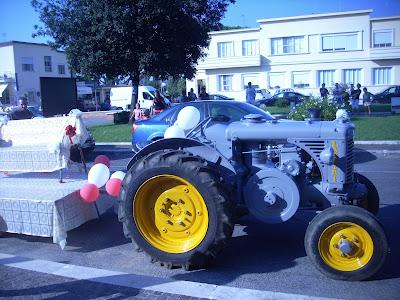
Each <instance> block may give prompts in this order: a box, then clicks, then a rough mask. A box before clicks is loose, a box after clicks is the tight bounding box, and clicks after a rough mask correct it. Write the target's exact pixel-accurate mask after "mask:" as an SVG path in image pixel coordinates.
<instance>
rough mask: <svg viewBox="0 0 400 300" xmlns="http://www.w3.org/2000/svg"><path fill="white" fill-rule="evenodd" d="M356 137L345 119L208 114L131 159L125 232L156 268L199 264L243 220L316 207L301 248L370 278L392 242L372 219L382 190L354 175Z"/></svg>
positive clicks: (122, 205) (350, 275) (327, 264)
mask: <svg viewBox="0 0 400 300" xmlns="http://www.w3.org/2000/svg"><path fill="white" fill-rule="evenodd" d="M353 139H354V125H353V124H352V123H351V122H350V121H349V120H348V119H346V118H339V119H336V120H334V121H318V120H306V121H301V122H300V121H299V122H297V121H287V120H285V121H278V120H265V119H263V118H262V117H261V116H260V115H247V116H245V117H244V118H243V119H242V120H241V121H238V122H233V123H229V120H228V119H227V118H226V117H224V116H216V117H213V118H208V119H206V120H204V121H203V122H201V123H199V124H198V125H197V126H196V127H195V128H193V129H192V130H191V131H190V132H189V133H187V134H186V138H170V139H162V140H159V141H156V142H154V143H151V144H150V145H148V146H146V147H145V148H143V149H142V150H141V151H140V152H138V153H137V154H136V155H135V156H134V157H133V158H132V160H131V161H130V163H129V165H128V173H127V175H126V176H125V178H124V180H123V183H122V190H121V193H120V199H119V212H118V214H119V219H120V221H121V222H122V223H123V228H124V233H125V235H126V236H127V237H129V238H131V239H132V241H133V244H134V245H135V246H136V248H137V249H138V250H139V249H141V250H143V251H144V252H146V253H147V254H149V255H150V257H151V259H152V261H153V262H154V261H158V262H160V263H161V265H164V266H166V267H168V268H172V267H184V268H185V269H192V268H201V267H204V266H206V265H207V263H208V262H209V261H210V260H211V259H214V258H216V256H217V254H218V253H219V252H220V251H221V249H222V248H223V247H224V246H225V245H226V244H227V242H228V240H229V238H230V237H231V235H232V231H233V227H234V224H235V221H236V220H237V217H238V216H240V215H241V214H243V213H246V212H247V213H249V214H251V215H252V216H254V217H255V218H257V219H258V220H259V221H261V222H265V223H269V224H276V223H281V222H285V221H288V220H289V219H291V218H292V217H293V216H294V215H295V214H296V212H299V211H314V212H316V216H315V217H314V218H313V219H312V221H311V223H310V224H309V225H308V228H307V231H306V234H305V241H304V244H305V250H306V253H307V255H308V257H309V258H310V260H311V261H312V262H313V264H314V265H315V266H316V268H317V269H318V270H320V271H321V272H322V273H324V274H325V275H327V276H329V277H331V278H334V279H341V280H363V279H366V278H368V277H370V276H372V275H373V274H375V273H376V272H377V271H378V270H379V269H380V268H381V266H382V265H383V263H384V261H385V258H386V254H387V251H388V244H387V239H386V235H385V232H384V230H383V228H382V225H381V224H380V223H379V221H378V220H377V219H376V217H375V214H377V212H378V209H379V195H378V192H377V190H376V188H375V187H374V185H373V184H372V183H371V182H370V181H369V180H368V179H367V178H366V177H364V176H363V175H361V174H357V173H355V172H354V169H353V163H354V141H353Z"/></svg>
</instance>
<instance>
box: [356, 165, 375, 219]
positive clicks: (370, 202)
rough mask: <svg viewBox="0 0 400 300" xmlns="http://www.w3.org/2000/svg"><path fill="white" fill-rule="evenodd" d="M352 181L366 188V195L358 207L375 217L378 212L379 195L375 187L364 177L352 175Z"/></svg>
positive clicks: (357, 174)
mask: <svg viewBox="0 0 400 300" xmlns="http://www.w3.org/2000/svg"><path fill="white" fill-rule="evenodd" d="M354 180H355V181H356V182H359V183H362V184H364V185H365V186H366V187H367V190H368V194H367V196H366V198H365V199H363V200H362V201H361V203H360V207H362V208H364V209H366V210H368V211H369V212H370V213H372V214H374V215H377V214H378V212H379V194H378V190H377V189H376V187H375V185H374V184H373V183H372V182H371V180H369V179H368V178H367V177H365V176H364V175H361V174H359V173H354Z"/></svg>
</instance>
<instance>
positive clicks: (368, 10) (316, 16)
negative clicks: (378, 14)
mask: <svg viewBox="0 0 400 300" xmlns="http://www.w3.org/2000/svg"><path fill="white" fill-rule="evenodd" d="M372 12H373V10H372V9H365V10H353V11H342V12H334V13H325V14H312V15H303V16H293V17H282V18H271V19H260V20H257V22H258V23H269V22H282V21H297V20H303V19H314V18H331V17H341V16H346V15H364V14H370V13H372Z"/></svg>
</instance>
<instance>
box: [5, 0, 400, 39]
mask: <svg viewBox="0 0 400 300" xmlns="http://www.w3.org/2000/svg"><path fill="white" fill-rule="evenodd" d="M94 1H95V0H94ZM0 4H1V9H0V42H5V41H11V40H15V41H23V42H37V43H45V42H47V41H48V40H49V38H48V37H38V38H32V33H33V32H34V28H33V26H34V25H41V24H40V21H39V15H38V13H36V12H35V10H34V9H33V8H32V6H31V4H30V0H0ZM362 9H373V13H372V14H371V16H372V17H375V18H376V17H386V16H398V15H400V0H328V1H326V0H324V1H322V0H320V1H318V0H236V3H235V4H231V5H230V6H229V7H228V10H227V12H226V14H225V17H224V18H223V19H222V23H223V24H224V25H231V26H236V25H239V26H243V27H258V23H257V22H256V20H258V19H267V18H277V17H289V16H297V15H308V14H318V13H330V12H340V11H350V10H362Z"/></svg>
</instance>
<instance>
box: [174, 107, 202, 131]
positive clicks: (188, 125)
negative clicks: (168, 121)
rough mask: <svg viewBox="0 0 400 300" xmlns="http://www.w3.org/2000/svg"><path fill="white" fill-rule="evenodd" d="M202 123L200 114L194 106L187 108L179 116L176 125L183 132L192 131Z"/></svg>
mask: <svg viewBox="0 0 400 300" xmlns="http://www.w3.org/2000/svg"><path fill="white" fill-rule="evenodd" d="M199 121H200V112H199V110H198V109H197V108H196V107H194V106H186V107H184V108H182V109H181V111H180V112H179V114H178V118H177V120H176V123H177V124H178V126H179V127H180V128H182V129H183V130H189V129H192V128H193V127H194V126H196V125H197V123H199Z"/></svg>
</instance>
